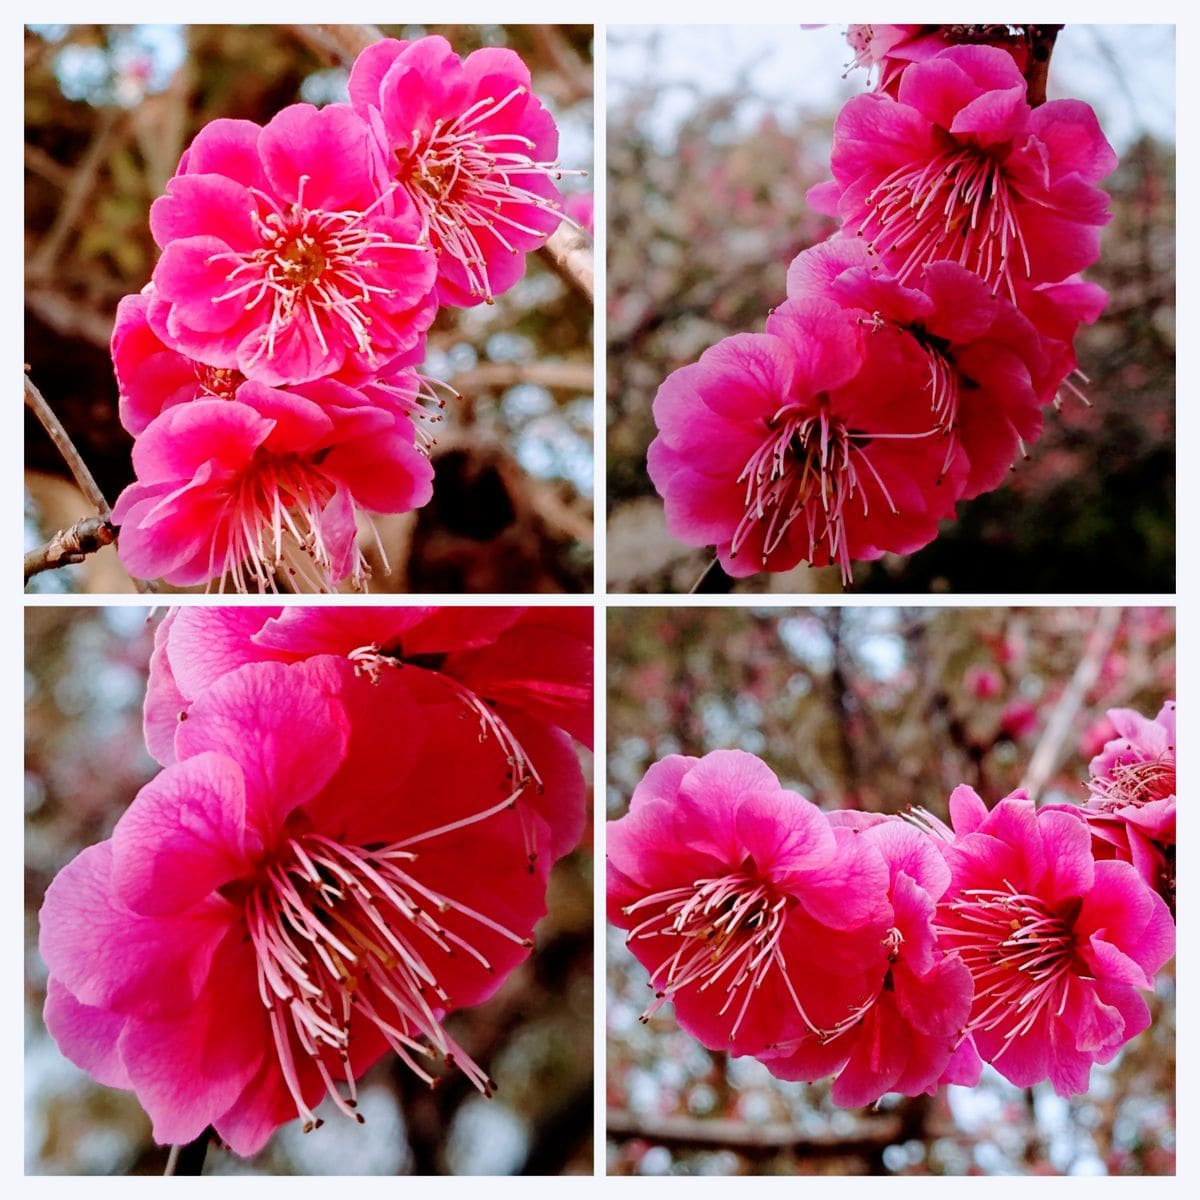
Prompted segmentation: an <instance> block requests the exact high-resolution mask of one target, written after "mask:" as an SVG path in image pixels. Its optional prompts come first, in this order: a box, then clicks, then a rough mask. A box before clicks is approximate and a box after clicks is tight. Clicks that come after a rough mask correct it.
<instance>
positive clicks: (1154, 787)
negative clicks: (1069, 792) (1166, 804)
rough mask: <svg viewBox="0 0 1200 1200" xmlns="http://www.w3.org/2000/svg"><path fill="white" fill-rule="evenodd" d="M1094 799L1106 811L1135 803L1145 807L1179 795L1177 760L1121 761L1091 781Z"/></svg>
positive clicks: (1134, 805) (1090, 785)
mask: <svg viewBox="0 0 1200 1200" xmlns="http://www.w3.org/2000/svg"><path fill="white" fill-rule="evenodd" d="M1088 787H1089V788H1090V789H1091V793H1092V795H1091V799H1092V800H1093V801H1098V802H1099V805H1100V807H1101V808H1102V809H1104V810H1105V811H1114V810H1116V809H1120V808H1125V807H1127V806H1133V807H1134V808H1141V807H1142V805H1143V804H1150V803H1152V802H1153V801H1155V800H1166V799H1168V798H1169V797H1171V796H1173V795H1175V760H1174V758H1170V759H1158V758H1153V759H1145V760H1143V761H1141V762H1129V763H1124V762H1123V763H1117V764H1116V765H1115V766H1113V767H1111V768H1110V769H1109V770H1108V772H1107V773H1106V774H1104V775H1101V776H1098V777H1096V778H1093V779H1091V780H1089V781H1088Z"/></svg>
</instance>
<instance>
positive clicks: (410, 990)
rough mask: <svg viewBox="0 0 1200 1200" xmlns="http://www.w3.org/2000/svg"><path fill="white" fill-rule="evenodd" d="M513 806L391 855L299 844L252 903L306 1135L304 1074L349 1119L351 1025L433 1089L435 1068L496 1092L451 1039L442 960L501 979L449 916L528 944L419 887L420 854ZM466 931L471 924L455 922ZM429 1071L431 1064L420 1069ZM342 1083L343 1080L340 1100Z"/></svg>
mask: <svg viewBox="0 0 1200 1200" xmlns="http://www.w3.org/2000/svg"><path fill="white" fill-rule="evenodd" d="M511 803H512V797H509V798H508V799H506V800H505V801H504V802H502V803H501V804H499V805H496V806H494V807H493V808H491V809H488V810H485V811H484V812H483V813H480V814H477V815H475V816H474V817H472V818H470V819H469V820H468V821H465V822H454V823H452V824H451V825H448V826H445V827H443V828H442V829H438V830H431V831H429V832H428V833H425V834H421V835H418V836H417V837H413V838H408V839H406V840H405V841H402V842H397V843H394V844H392V845H388V846H382V847H377V848H375V847H372V848H367V847H362V846H348V845H344V844H342V843H340V842H337V841H334V840H333V839H331V838H327V837H324V836H322V835H321V834H317V833H306V834H302V835H300V836H297V837H293V838H290V839H289V840H288V842H287V845H286V848H285V849H284V850H283V852H282V853H281V854H280V855H279V856H277V857H276V858H275V859H274V860H273V861H271V862H269V863H267V864H266V865H265V866H264V867H263V869H262V872H261V874H260V877H259V880H258V882H257V885H256V886H254V887H253V888H252V889H251V890H250V891H249V892H248V893H247V895H246V896H245V899H244V905H245V913H246V923H247V928H248V930H249V935H250V940H251V943H252V944H253V947H254V952H255V955H256V958H257V964H258V990H259V995H260V997H261V998H262V1002H263V1005H264V1006H265V1007H266V1009H267V1011H268V1014H269V1018H270V1024H271V1032H272V1035H273V1038H274V1042H275V1049H276V1053H277V1054H278V1057H279V1065H280V1069H281V1070H282V1072H283V1077H284V1080H285V1082H286V1084H287V1087H288V1090H289V1092H290V1093H291V1095H292V1099H293V1100H294V1101H295V1103H296V1111H297V1113H298V1114H299V1116H300V1118H301V1119H302V1120H303V1122H304V1129H305V1132H308V1131H309V1130H311V1129H314V1128H316V1127H317V1126H318V1125H319V1124H320V1123H321V1122H320V1121H319V1120H318V1119H317V1117H316V1115H315V1114H314V1113H313V1111H312V1108H311V1107H310V1106H309V1105H308V1104H307V1103H306V1102H305V1099H304V1094H303V1093H304V1087H303V1085H302V1083H301V1080H300V1074H299V1070H298V1064H299V1063H301V1062H302V1061H304V1060H305V1059H307V1060H308V1062H309V1063H310V1064H311V1066H312V1067H314V1068H315V1069H316V1071H317V1072H318V1073H319V1075H320V1077H321V1079H322V1081H323V1082H324V1084H325V1090H326V1092H327V1093H328V1095H329V1096H330V1097H331V1099H332V1100H333V1102H334V1104H336V1105H337V1107H338V1108H339V1109H341V1110H342V1111H343V1112H344V1113H346V1114H347V1115H348V1116H352V1117H355V1119H356V1120H358V1121H359V1122H361V1121H362V1117H361V1116H359V1115H358V1114H356V1113H355V1112H354V1109H355V1107H356V1099H355V1097H356V1090H355V1083H354V1070H353V1066H352V1064H351V1060H350V1049H351V1047H350V1038H351V1031H350V1027H351V1022H352V1019H354V1020H355V1021H356V1022H358V1021H367V1022H369V1023H370V1024H372V1025H374V1026H375V1028H376V1029H377V1030H378V1031H379V1032H380V1033H381V1034H382V1035H383V1036H384V1038H385V1039H386V1040H387V1042H388V1044H389V1045H390V1046H391V1048H392V1049H393V1050H394V1051H395V1052H396V1054H397V1055H398V1056H399V1057H400V1059H401V1060H402V1061H403V1062H404V1063H405V1064H406V1065H407V1066H408V1067H409V1068H410V1069H411V1070H413V1071H414V1072H415V1073H416V1074H417V1075H418V1076H420V1077H421V1078H422V1079H423V1080H425V1081H426V1082H427V1083H429V1084H430V1085H432V1084H433V1082H434V1076H433V1075H432V1074H431V1073H430V1071H429V1070H427V1069H426V1065H432V1064H433V1063H434V1062H436V1061H439V1060H440V1061H441V1062H442V1063H444V1064H445V1065H446V1066H448V1067H453V1066H458V1067H460V1068H461V1069H462V1070H463V1072H464V1074H465V1075H466V1076H467V1078H468V1079H469V1080H470V1081H471V1083H472V1084H473V1085H474V1086H475V1087H476V1088H478V1089H479V1091H481V1092H482V1093H483V1094H484V1095H490V1094H491V1093H492V1091H493V1090H494V1086H495V1085H494V1084H493V1083H492V1081H491V1080H490V1079H489V1078H488V1076H487V1074H486V1073H485V1072H484V1071H483V1070H482V1069H481V1068H480V1067H479V1066H478V1065H477V1064H476V1063H475V1062H474V1061H473V1060H472V1059H471V1057H470V1056H469V1055H468V1054H466V1053H465V1052H464V1051H463V1050H462V1048H461V1047H460V1046H459V1045H458V1044H457V1043H456V1042H455V1041H454V1039H453V1038H452V1037H451V1036H450V1035H449V1034H448V1033H447V1032H446V1031H445V1029H443V1028H442V1024H441V1021H442V1016H443V1014H444V1013H445V1012H446V1010H447V1009H449V1008H450V1007H452V1006H453V1003H454V1000H453V998H452V997H451V996H450V995H448V994H447V992H446V991H445V989H444V988H443V987H442V985H441V984H440V983H439V982H438V977H437V971H436V966H435V964H436V962H437V959H438V955H439V954H444V955H457V954H460V953H461V954H465V955H467V956H468V957H470V958H472V959H474V960H475V961H476V962H477V963H478V964H479V966H480V967H481V968H482V969H483V970H485V971H487V972H489V973H490V972H492V971H493V967H492V964H491V963H490V962H489V961H488V959H487V957H486V956H485V955H484V954H483V953H482V952H481V951H480V950H479V949H478V947H476V946H475V945H473V944H472V943H471V941H470V940H468V938H466V937H464V936H463V935H462V933H459V932H455V930H454V929H451V928H450V927H449V922H448V921H447V920H446V919H445V918H446V917H447V915H448V914H456V915H457V917H459V918H462V917H465V918H467V920H468V922H469V923H472V924H475V925H477V926H479V927H482V928H486V929H488V930H491V931H492V932H493V933H497V934H499V935H501V936H502V937H504V938H506V939H508V940H511V941H513V942H515V943H516V944H518V945H521V946H531V945H532V941H531V940H530V939H528V938H524V937H521V936H520V935H518V934H516V933H513V932H512V931H511V930H509V929H506V928H505V927H504V926H502V925H500V924H498V923H497V922H495V921H493V920H492V919H491V918H489V917H487V916H485V915H484V914H483V913H480V912H478V911H477V910H476V909H473V908H470V907H468V906H467V905H465V904H461V903H459V902H458V901H456V900H454V899H452V898H451V897H449V896H445V895H443V894H441V893H440V892H437V891H435V890H434V889H432V888H430V887H427V886H426V885H424V884H423V883H421V881H420V880H419V879H418V878H417V877H416V875H415V873H414V864H415V863H416V862H417V860H418V852H416V851H415V850H413V849H412V847H414V846H416V845H417V844H419V843H420V842H422V841H424V840H427V839H428V838H431V837H434V836H436V835H437V834H439V833H445V832H448V831H449V830H451V829H456V828H460V827H461V826H462V825H463V824H465V823H473V822H474V821H477V820H483V819H486V818H487V817H488V816H492V815H494V814H495V813H497V812H499V811H501V810H502V809H504V808H506V807H509V806H511ZM456 924H457V925H458V926H459V927H460V928H461V927H462V921H461V920H458V921H456ZM423 1062H424V1063H425V1064H426V1065H423ZM335 1078H339V1079H344V1081H345V1083H346V1087H347V1089H348V1095H347V1096H343V1095H342V1093H341V1091H340V1090H339V1088H338V1086H337V1084H336V1083H335Z"/></svg>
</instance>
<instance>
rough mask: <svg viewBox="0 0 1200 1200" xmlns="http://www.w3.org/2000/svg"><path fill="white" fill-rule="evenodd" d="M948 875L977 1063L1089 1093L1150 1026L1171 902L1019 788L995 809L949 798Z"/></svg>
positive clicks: (1073, 823) (953, 941) (946, 914)
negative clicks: (1148, 992)
mask: <svg viewBox="0 0 1200 1200" xmlns="http://www.w3.org/2000/svg"><path fill="white" fill-rule="evenodd" d="M950 811H951V815H952V817H953V824H954V834H955V835H956V836H955V838H954V841H953V842H952V843H951V844H950V845H947V846H946V847H945V854H946V858H947V861H948V863H949V865H950V870H951V883H950V887H949V888H948V889H947V891H946V892H945V894H944V895H943V896H942V899H941V902H940V904H939V907H938V915H937V920H938V923H939V924H938V936H939V940H940V942H941V944H942V946H943V947H944V948H945V949H946V950H947V951H948V952H954V953H957V954H958V955H960V956H961V958H962V960H963V962H964V963H965V964H966V966H967V968H968V969H969V970H970V972H971V975H972V978H973V980H974V984H975V999H974V1003H973V1005H972V1008H971V1020H970V1030H971V1033H972V1037H973V1040H974V1044H975V1046H976V1048H977V1049H978V1051H979V1054H980V1055H981V1057H982V1058H983V1060H984V1061H985V1062H990V1063H991V1064H992V1065H993V1066H994V1067H996V1069H997V1070H998V1071H999V1072H1000V1073H1001V1074H1002V1075H1003V1076H1004V1077H1005V1078H1006V1079H1008V1080H1009V1081H1010V1082H1012V1083H1014V1084H1016V1085H1017V1086H1018V1087H1029V1086H1031V1085H1032V1084H1034V1083H1036V1082H1038V1081H1039V1080H1042V1079H1046V1078H1049V1080H1050V1082H1051V1083H1052V1084H1053V1086H1054V1089H1055V1091H1057V1092H1058V1093H1059V1095H1062V1096H1070V1095H1077V1094H1079V1093H1082V1092H1084V1091H1086V1090H1087V1087H1088V1076H1089V1073H1090V1071H1091V1065H1092V1063H1094V1062H1100V1063H1105V1062H1108V1061H1110V1060H1111V1059H1112V1058H1113V1056H1114V1055H1115V1054H1116V1053H1117V1051H1118V1050H1119V1049H1120V1048H1121V1047H1122V1046H1123V1045H1124V1044H1125V1043H1126V1042H1127V1041H1129V1039H1130V1038H1132V1037H1134V1036H1135V1035H1136V1034H1138V1033H1140V1032H1141V1031H1142V1030H1143V1029H1145V1028H1146V1026H1147V1025H1149V1023H1150V1013H1149V1010H1148V1009H1147V1007H1146V1004H1145V1001H1144V1000H1143V999H1142V998H1141V996H1140V995H1139V994H1138V989H1150V988H1153V986H1154V974H1155V972H1156V971H1158V970H1159V968H1160V967H1162V966H1163V965H1164V964H1165V963H1166V962H1167V960H1168V959H1170V957H1171V955H1172V954H1174V952H1175V925H1174V922H1173V921H1172V919H1171V914H1170V913H1169V911H1168V910H1167V906H1166V905H1165V904H1164V903H1163V901H1162V900H1161V899H1160V898H1159V896H1158V895H1157V894H1156V893H1155V892H1154V891H1153V890H1152V889H1151V888H1150V887H1148V886H1147V885H1146V883H1145V882H1143V880H1142V879H1141V878H1140V877H1139V875H1138V873H1137V871H1136V870H1135V869H1134V868H1133V867H1132V866H1131V865H1130V864H1129V863H1124V862H1117V861H1106V862H1104V861H1102V862H1097V861H1096V860H1095V859H1094V858H1093V854H1092V849H1091V840H1092V839H1091V836H1090V834H1089V832H1088V827H1087V823H1086V822H1085V821H1083V820H1081V819H1080V818H1079V816H1078V815H1076V814H1072V813H1068V812H1062V811H1051V810H1047V809H1040V810H1039V809H1035V808H1034V805H1033V802H1032V801H1031V800H1029V799H1028V798H1027V797H1026V795H1025V793H1024V792H1014V793H1013V794H1012V795H1011V796H1008V797H1006V798H1005V799H1003V800H1001V801H1000V803H999V804H997V805H996V807H995V808H994V809H992V811H991V812H990V813H989V812H988V810H987V808H986V807H985V806H984V804H983V801H982V800H980V798H979V797H978V796H977V795H976V794H975V792H974V791H972V790H971V789H970V788H968V787H960V788H957V789H955V792H954V794H953V795H952V796H951V799H950Z"/></svg>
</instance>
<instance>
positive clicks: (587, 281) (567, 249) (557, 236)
mask: <svg viewBox="0 0 1200 1200" xmlns="http://www.w3.org/2000/svg"><path fill="white" fill-rule="evenodd" d="M538 253H539V254H540V255H541V256H542V257H543V258H545V259H546V260H547V261H548V262H549V264H550V266H552V267H553V268H554V270H555V272H556V273H557V274H558V275H559V276H560V277H561V278H562V279H563V280H564V281H565V282H566V283H568V284H570V286H571V287H573V288H574V289H575V290H576V291H577V292H579V293H580V294H581V295H582V296H583V297H584V298H585V299H586V300H587V301H588V302H589V303H591V302H592V301H593V300H594V299H595V292H596V272H595V266H594V263H593V260H592V239H591V238H590V237H588V235H587V234H586V233H584V232H583V230H581V229H578V228H576V227H575V226H574V225H572V224H570V223H569V222H567V221H564V222H563V223H562V224H561V225H560V226H559V227H558V228H557V229H556V230H555V231H554V232H553V233H552V234H551V235H550V240H549V241H548V242H547V243H546V244H545V245H544V246H543V247H542V248H541V249H540V250H539V251H538Z"/></svg>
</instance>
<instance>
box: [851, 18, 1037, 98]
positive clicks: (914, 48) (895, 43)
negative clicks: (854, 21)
mask: <svg viewBox="0 0 1200 1200" xmlns="http://www.w3.org/2000/svg"><path fill="white" fill-rule="evenodd" d="M846 41H847V42H849V43H850V49H851V50H853V51H854V63H853V65H854V66H857V67H865V68H866V69H867V70H868V71H869V70H871V69H872V68H873V67H876V66H877V67H878V68H879V72H878V79H877V81H876V84H875V86H876V88H877V89H878V90H879V91H881V92H888V93H889V94H891V95H893V96H894V95H895V94H896V90H897V88H898V87H899V84H900V79H901V77H902V76H903V74H904V71H905V69H906V68H907V67H908V66H910V65H911V64H912V63H914V62H925V61H927V60H928V59H931V58H933V57H934V56H935V55H937V54H940V53H941V52H942V51H943V50H945V49H946V48H947V47H948V46H953V45H956V44H957V42H956V39H955V36H954V34H952V33H951V32H950V31H949V29H948V28H947V26H945V25H849V26H847V28H846ZM1001 48H1002V49H1004V50H1005V51H1006V52H1007V53H1008V54H1010V55H1012V58H1013V61H1014V62H1015V63H1016V65H1017V69H1018V70H1019V71H1022V72H1024V70H1025V62H1026V59H1027V57H1028V53H1027V49H1026V46H1025V43H1024V42H1023V41H1017V40H1016V39H1012V38H1006V39H1003V40H1002V43H1001Z"/></svg>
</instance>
